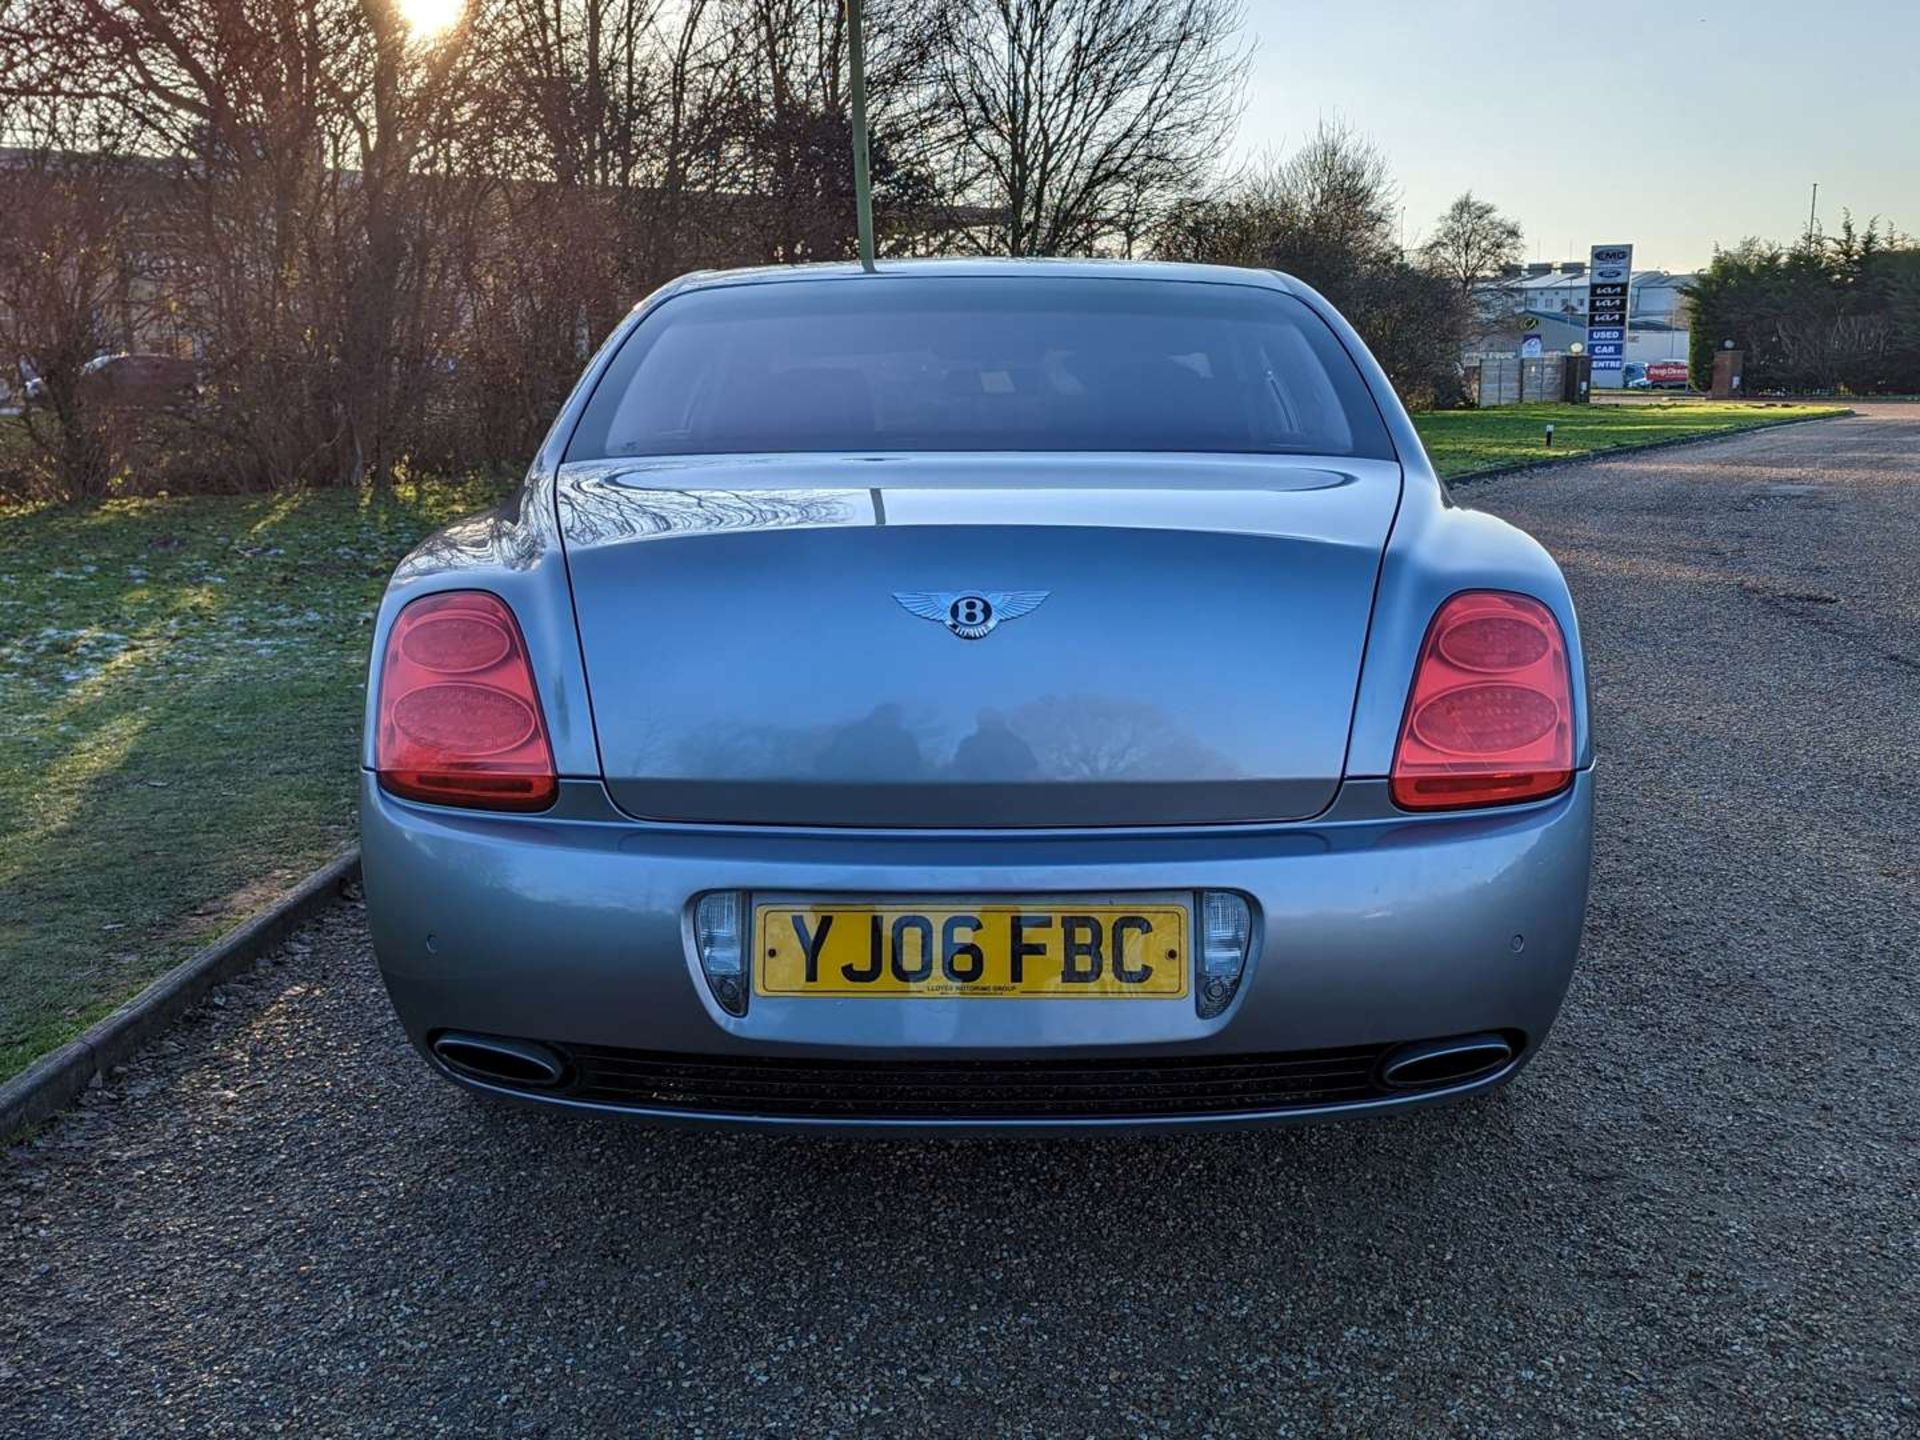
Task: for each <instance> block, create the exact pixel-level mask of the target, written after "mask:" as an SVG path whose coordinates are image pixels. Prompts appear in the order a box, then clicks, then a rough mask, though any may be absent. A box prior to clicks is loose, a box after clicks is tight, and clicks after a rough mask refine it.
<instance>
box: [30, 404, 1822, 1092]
mask: <svg viewBox="0 0 1920 1440" xmlns="http://www.w3.org/2000/svg"><path fill="white" fill-rule="evenodd" d="M1817 412H1818V407H1812V406H1802V407H1777V408H1775V407H1769V408H1765V409H1758V408H1753V407H1746V406H1715V405H1701V404H1685V405H1661V404H1649V405H1634V406H1602V405H1595V406H1591V407H1585V406H1548V405H1543V406H1527V407H1525V408H1523V409H1516V410H1500V411H1480V412H1461V413H1448V414H1435V415H1422V416H1419V417H1418V423H1419V426H1420V432H1421V434H1422V436H1423V437H1424V438H1425V439H1426V443H1427V446H1428V448H1429V449H1430V450H1431V452H1432V453H1433V457H1434V459H1435V461H1436V462H1437V463H1438V464H1439V466H1440V468H1441V470H1442V472H1443V473H1446V474H1449V475H1458V474H1461V473H1465V472H1470V471H1472V470H1475V469H1479V468H1484V467H1486V466H1489V465H1497V464H1503V463H1506V462H1509V461H1513V460H1522V459H1540V458H1545V457H1546V455H1547V452H1546V451H1545V450H1544V449H1542V448H1541V447H1540V443H1539V441H1540V432H1541V427H1542V426H1543V425H1544V424H1545V423H1546V422H1547V421H1548V420H1552V421H1553V422H1554V424H1555V426H1556V428H1557V432H1558V433H1557V434H1556V436H1555V440H1554V448H1553V452H1552V453H1553V454H1554V455H1556V456H1558V455H1565V454H1569V453H1576V454H1577V453H1579V452H1581V451H1584V450H1593V449H1599V448H1604V447H1608V446H1614V445H1621V444H1632V443H1635V442H1636V441H1642V442H1643V441H1645V440H1649V439H1664V438H1666V437H1669V436H1676V435H1688V434H1695V433H1699V432H1701V431H1709V430H1720V429H1734V428H1739V427H1742V426H1745V425H1751V424H1755V423H1763V422H1765V421H1768V420H1777V419H1781V418H1785V417H1788V416H1792V415H1801V414H1813V413H1817ZM499 493H500V487H499V486H498V485H495V484H493V483H490V482H483V481H477V480H476V481H470V482H464V483H442V484H435V485H428V486H425V487H422V488H421V489H419V490H414V489H411V488H407V487H402V488H401V489H400V490H398V491H396V492H394V493H390V494H385V495H381V496H377V497H371V498H369V497H364V496H357V495H350V494H341V493H330V492H321V493H316V494H310V495H299V496H245V497H221V496H210V497H201V498H196V499H177V500H137V501H115V502H111V503H108V504H106V505H103V506H101V507H99V508H97V509H92V510H84V509H75V508H69V507H43V508H39V509H31V508H29V509H14V510H0V1078H4V1077H5V1076H7V1075H10V1074H12V1073H14V1072H15V1071H17V1070H19V1069H20V1068H22V1067H23V1066H24V1065H26V1064H27V1063H28V1062H29V1061H30V1060H32V1059H33V1057H34V1056H36V1055H38V1054H40V1053H42V1052H44V1051H46V1050H48V1049H51V1048H52V1047H53V1046H55V1045H57V1044H59V1043H60V1042H61V1041H63V1040H66V1039H68V1038H70V1037H71V1036H72V1035H74V1034H75V1033H77V1032H78V1031H79V1030H81V1029H83V1028H84V1027H85V1026H86V1025H88V1024H89V1023H91V1022H92V1021H93V1020H95V1019H96V1018H98V1017H99V1016H100V1015H102V1014H104V1013H106V1012H107V1011H108V1010H110V1009H112V1008H113V1007H114V1006H116V1005H118V1004H120V1003H121V1002H122V1001H124V1000H126V999H127V998H128V997H129V996H130V995H132V994H133V993H134V992H135V991H137V990H138V989H139V988H140V987H141V986H142V985H144V984H146V983H147V982H148V981H149V980H151V979H153V978H154V976H156V975H158V974H159V973H160V972H161V971H163V970H164V969H166V968H167V967H168V966H170V965H172V964H174V963H175V962H176V961H178V960H179V959H181V958H182V957H183V956H185V955H187V954H189V953H191V952H192V951H193V950H195V949H197V948H198V947H200V946H202V945H204V944H206V943H208V942H209V941H210V940H212V939H214V938H216V937H217V936H218V935H220V934H222V933H223V932H225V931H227V930H230V929H232V928H233V927H234V926H236V925H238V924H240V923H241V922H242V921H244V920H245V919H247V918H248V917H249V916H250V915H252V914H253V913H255V912H257V911H258V910H259V909H261V908H262V907H263V906H264V905H265V904H267V903H268V902H269V901H270V900H271V899H272V898H273V897H274V896H276V895H277V894H279V893H280V892H282V891H284V890H285V889H287V888H288V887H289V886H291V885H292V884H293V883H295V882H296V881H297V880H298V879H299V878H300V877H302V876H303V875H305V874H306V873H307V872H308V871H310V870H312V869H313V868H314V867H315V866H316V865H318V864H319V863H321V862H322V861H323V860H325V859H327V858H328V857H330V856H332V855H334V854H336V853H337V852H338V851H339V850H341V849H342V848H343V847H345V846H346V845H348V844H349V843H351V839H352V833H353V814H352V803H353V801H352V795H353V777H354V768H355V754H356V746H357V744H358V733H359V727H360V707H361V697H362V693H363V689H364V679H365V665H366V649H367V639H368V631H369V627H370V625H371V621H372V617H373V610H374V605H375V602H376V601H377V600H378V598H379V594H380V590H381V587H382V586H383V585H384V583H385V581H386V578H387V575H388V573H389V571H391V569H392V568H393V564H394V562H395V561H396V560H397V559H398V558H399V557H400V556H401V555H402V554H403V553H405V551H406V550H407V549H409V548H410V547H411V546H412V544H413V542H414V541H415V540H417V539H418V538H419V537H420V536H421V535H423V534H424V533H426V532H427V531H428V530H431V529H433V528H435V527H436V526H438V525H440V524H442V523H444V522H445V521H447V520H449V519H452V518H454V517H456V516H459V515H463V514H467V513H471V512H473V511H475V510H479V509H483V508H485V507H486V506H487V505H488V504H490V503H492V502H493V500H494V499H495V498H496V497H497V496H498V494H499Z"/></svg>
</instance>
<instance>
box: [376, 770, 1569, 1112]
mask: <svg viewBox="0 0 1920 1440" xmlns="http://www.w3.org/2000/svg"><path fill="white" fill-rule="evenodd" d="M566 788H567V792H568V793H567V794H566V795H565V796H563V799H562V803H561V806H560V807H559V809H558V810H557V811H556V813H555V814H554V815H551V816H541V817H519V816H504V815H478V814H471V813H461V812H455V811H449V810H444V809H438V808H436V807H432V806H426V805H418V804H413V803H410V802H406V801H401V800H396V799H395V798H394V797H392V796H390V795H387V794H386V793H385V792H383V791H381V790H380V789H379V787H378V785H377V784H376V783H375V782H374V781H373V779H372V777H371V776H367V777H364V784H363V788H362V795H361V829H362V842H363V850H362V854H363V866H364V873H365V883H366V892H367V905H368V913H369V918H370V922H371V926H372V932H373V940H374V948H375V952H376V954H377V956H378V958H379V962H380V968H381V972H382V974H383V976H384V978H385V980H386V984H387V988H388V991H389V993H390V994H391V996H392V998H393V1002H394V1006H395V1009H396V1010H397V1012H398V1013H399V1016H400V1018H401V1020H402V1022H403V1024H404V1025H405V1026H406V1029H407V1032H408V1034H409V1036H410V1037H411V1038H412V1040H413V1041H414V1043H415V1044H416V1045H418V1046H420V1047H421V1049H422V1050H423V1051H425V1052H427V1053H429V1054H431V1049H430V1043H431V1041H432V1040H433V1039H434V1038H435V1037H437V1036H440V1035H441V1034H442V1033H443V1032H447V1031H458V1032H469V1033H473V1034H478V1035H481V1036H500V1037H509V1038H512V1039H522V1040H529V1041H535V1042H540V1043H541V1044H542V1045H545V1046H547V1047H551V1053H553V1054H555V1055H557V1056H559V1057H560V1063H561V1068H562V1069H563V1070H564V1071H565V1077H564V1080H563V1082H562V1083H561V1084H559V1085H558V1086H555V1087H550V1088H543V1089H529V1088H523V1087H516V1086H513V1085H490V1084H482V1083H479V1082H477V1081H475V1080H473V1079H471V1078H470V1077H466V1076H461V1075H458V1074H456V1073H455V1072H454V1071H452V1070H451V1069H450V1068H449V1067H447V1066H446V1065H445V1064H444V1063H442V1062H441V1061H439V1060H438V1059H435V1061H434V1063H435V1064H436V1065H437V1066H438V1067H439V1068H440V1069H442V1071H443V1072H444V1073H447V1074H448V1075H449V1077H450V1078H453V1079H456V1080H458V1081H459V1082H460V1083H462V1084H466V1085H469V1086H470V1087H472V1088H476V1089H483V1090H491V1091H495V1092H497V1093H500V1094H503V1095H509V1096H512V1097H514V1098H519V1099H527V1100H533V1101H536V1102H538V1103H542V1104H547V1105H558V1106H565V1107H570V1108H574V1109H580V1110H592V1111H610V1112H618V1113H622V1114H628V1115H636V1116H642V1117H646V1118H650V1119H653V1120H657V1121H662V1122H682V1123H686V1122H691V1123H700V1124H711V1125H728V1126H742V1125H745V1126H756V1125H757V1126H781V1127H795V1128H857V1129H882V1130H887V1131H890V1132H891V1131H900V1130H919V1131H940V1132H946V1131H952V1130H968V1129H988V1130H994V1129H1017V1130H1035V1129H1039V1130H1058V1129H1086V1128H1103V1127H1113V1126H1128V1127H1131V1126H1146V1125H1174V1126H1213V1125H1243V1124H1250V1123H1270V1122H1287V1121H1299V1120H1309V1119H1317V1118H1324V1117H1327V1116H1331V1115H1345V1114H1360V1113H1369V1112H1380V1111H1389V1110H1395V1109H1401V1108H1406V1107H1409V1106H1415V1105H1421V1104H1427V1103H1432V1102H1433V1101H1435V1100H1443V1099H1450V1098H1458V1097H1459V1096H1462V1095H1465V1094H1469V1093H1473V1092H1475V1091H1479V1090H1484V1089H1488V1088H1492V1087H1494V1086H1497V1085H1500V1084H1503V1083H1504V1082H1505V1081H1506V1080H1508V1079H1510V1078H1511V1077H1512V1076H1513V1074H1514V1073H1516V1072H1517V1071H1518V1069H1519V1068H1520V1067H1521V1066H1523V1065H1524V1064H1525V1063H1526V1062H1527V1060H1528V1059H1530V1058H1531V1056H1532V1054H1533V1053H1534V1051H1535V1050H1537V1048H1538V1047H1539V1045H1540V1043H1541V1042H1542V1041H1543V1040H1544V1038H1545V1037H1546V1034H1547V1032H1548V1030H1549V1028H1550V1027H1551V1025H1552V1023H1553V1020H1554V1017H1555V1015H1556V1013H1557V1012H1558V1010H1559V1007H1560V1003H1561V999H1562V997H1563V995H1564V994H1565V991H1566V987H1567V983H1568V980H1569V978H1570V976H1571V973H1572V968H1573V963H1574V958H1575V955H1576V953H1577V950H1578V947H1579V938H1580V928H1581V923H1582V918H1583V915H1584V911H1585V906H1586V893H1587V874H1588V865H1589V855H1590V846H1591V835H1592V820H1593V811H1592V805H1593V801H1592V776H1591V774H1590V773H1589V772H1582V773H1581V774H1579V775H1578V776H1576V778H1575V783H1574V785H1573V787H1572V788H1571V789H1570V790H1569V791H1567V792H1566V793H1564V794H1563V795H1561V796H1559V797H1556V798H1555V799H1552V800H1549V801H1545V802H1541V803H1538V804H1533V805H1526V806H1517V807H1512V808H1509V809H1505V810H1498V811H1488V812H1480V813H1475V814H1460V815H1451V816H1423V817H1418V818H1415V817H1410V816H1405V815H1397V814H1394V813H1392V812H1391V809H1390V807H1388V806H1386V805H1385V803H1384V800H1383V798H1382V797H1381V796H1380V795H1379V793H1378V792H1379V790H1380V788H1381V787H1380V785H1379V783H1378V782H1349V784H1348V785H1347V786H1346V787H1345V788H1344V790H1343V793H1342V797H1341V799H1340V800H1339V801H1338V802H1336V804H1335V806H1334V808H1333V810H1331V811H1330V812H1329V814H1328V815H1327V816H1326V817H1322V819H1320V820H1318V821H1309V822H1302V823H1298V824H1291V825H1282V826H1271V827H1266V828H1257V829H1256V828H1241V829H1219V828H1207V829H1200V828H1195V829H1192V830H1190V831H1186V832H1159V833H1151V834H1149V833H1125V832H1093V833H1080V834H1074V835H1060V834H1044V833H1032V832H1005V833H998V834H980V833H974V834H954V835H941V834H927V833H896V834H891V835H886V834H882V835H875V834H872V833H853V832H823V831H811V832H800V831H774V830H766V829H742V828H733V829H726V828H712V827H710V828H704V829H694V828H676V827H668V826H662V825H648V824H642V823H636V822H633V821H630V820H625V819H622V818H620V817H619V816H618V815H617V812H615V811H613V810H612V808H611V807H610V806H607V805H605V804H604V798H603V797H599V796H598V795H597V792H598V791H599V787H598V786H597V785H591V784H585V783H581V782H572V783H570V784H569V785H568V786H567V787H566ZM1203 889H1216V890H1234V891H1238V892H1240V893H1242V894H1244V895H1245V896H1246V897H1247V898H1248V900H1249V901H1250V902H1251V905H1252V908H1253V912H1254V917H1255V925H1254V936H1253V944H1252V952H1251V954H1250V958H1249V961H1248V966H1247V972H1246V977H1245V979H1244V981H1243V982H1242V984H1241V987H1240V990H1239V993H1238V994H1237V996H1236V997H1235V999H1234V1001H1233V1003H1232V1004H1231V1005H1230V1006H1229V1007H1228V1008H1227V1009H1226V1010H1225V1012H1224V1013H1223V1014H1221V1015H1219V1016H1217V1017H1214V1018H1211V1019H1202V1018H1201V1017H1200V1016H1199V1015H1198V1014H1197V1012H1196V1010H1195V1008H1194V1005H1193V1001H1192V999H1191V998H1188V999H1186V1000H1183V1001H1144V1000H1129V1001H1111V1002H1108V1001H1091V1000H1008V999H1002V1000H996V1001H995V1002H994V1003H992V1004H985V1003H982V1002H981V1001H979V1000H969V999H952V1000H937V999H913V1000H884V999H877V998H861V999H852V1000H831V999H787V1000H777V999H770V998H768V997H765V996H755V997H753V1000H752V1003H751V1004H750V1006H749V1008H748V1012H747V1014H746V1015H745V1016H743V1017H735V1016H731V1015H728V1014H727V1013H726V1012H725V1011H723V1010H722V1009H720V1007H719V1006H718V1005H717V1004H716V1003H715V1002H714V1000H713V997H712V995H711V994H710V992H709V991H708V988H707V985H706V982H705V979H704V977H703V975H702V974H701V972H700V969H699V965H698V961H697V958H696V957H695V954H694V950H693V943H692V930H691V911H692V906H693V902H694V900H695V899H696V897H698V896H699V895H700V894H702V893H704V892H706V891H710V890H745V891H749V892H755V891H758V892H768V891H782V892H802V893H811V892H818V893H823V894H836V895H873V896H885V895H900V894H912V895H1032V894H1081V893H1100V894H1113V893H1138V892H1167V891H1173V890H1192V891H1198V890H1203ZM1466 1035H1499V1036H1504V1037H1508V1038H1509V1039H1510V1040H1511V1042H1512V1043H1513V1045H1514V1049H1515V1054H1514V1056H1513V1058H1512V1059H1511V1060H1510V1061H1508V1062H1506V1063H1504V1064H1500V1065H1498V1066H1497V1067H1495V1068H1491V1069H1489V1070H1487V1071H1486V1072H1485V1073H1482V1074H1479V1075H1477V1076H1475V1077H1474V1078H1472V1079H1470V1080H1468V1081H1466V1082H1464V1083H1459V1084H1442V1085H1438V1086H1436V1087H1434V1088H1432V1089H1426V1090H1419V1091H1400V1090H1392V1089H1389V1088H1387V1087H1386V1086H1384V1085H1383V1084H1382V1083H1381V1082H1380V1078H1379V1065H1380V1063H1381V1059H1382V1057H1384V1056H1385V1055H1386V1054H1387V1053H1388V1052H1389V1051H1391V1050H1392V1049H1393V1048H1394V1047H1396V1046H1399V1045H1402V1044H1405V1043H1408V1042H1418V1041H1425V1040H1429V1039H1434V1038H1439V1037H1450V1036H1466Z"/></svg>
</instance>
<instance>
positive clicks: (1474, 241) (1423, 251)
mask: <svg viewBox="0 0 1920 1440" xmlns="http://www.w3.org/2000/svg"><path fill="white" fill-rule="evenodd" d="M1522 239H1523V232H1522V231H1521V229H1520V222H1519V221H1517V220H1510V219H1508V218H1507V217H1506V216H1505V215H1502V214H1501V213H1500V211H1499V210H1498V208H1496V207H1495V206H1494V204H1493V202H1492V201H1490V200H1476V199H1474V196H1473V192H1472V191H1471V190H1468V191H1467V192H1465V193H1464V194H1462V195H1461V196H1460V198H1459V199H1457V200H1455V201H1454V202H1453V203H1452V204H1451V205H1449V206H1448V207H1447V209H1446V213H1445V214H1443V215H1441V217H1440V223H1439V225H1438V226H1437V227H1436V228H1435V230H1434V232H1433V236H1432V238H1431V239H1429V240H1428V241H1427V243H1426V244H1425V245H1422V246H1421V247H1420V258H1421V260H1422V261H1423V262H1424V263H1425V265H1426V267H1427V269H1429V270H1430V271H1432V272H1433V273H1434V274H1436V275H1439V276H1442V277H1444V278H1445V279H1446V280H1447V281H1449V282H1450V283H1451V284H1453V285H1454V286H1455V287H1456V288H1457V289H1458V290H1459V291H1460V293H1461V294H1462V295H1463V296H1466V297H1468V298H1471V297H1472V295H1473V291H1474V287H1475V285H1477V284H1478V283H1479V282H1481V281H1483V280H1487V279H1490V278H1494V277H1497V276H1498V275H1499V273H1500V271H1501V270H1502V269H1503V268H1504V267H1506V266H1508V265H1512V264H1514V263H1516V262H1517V261H1518V260H1519V259H1520V256H1521V255H1522V254H1523V253H1524V252H1523V249H1522V244H1521V242H1522Z"/></svg>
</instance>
